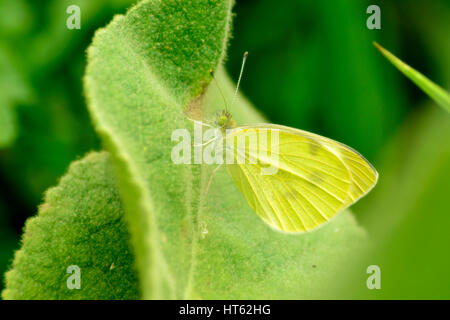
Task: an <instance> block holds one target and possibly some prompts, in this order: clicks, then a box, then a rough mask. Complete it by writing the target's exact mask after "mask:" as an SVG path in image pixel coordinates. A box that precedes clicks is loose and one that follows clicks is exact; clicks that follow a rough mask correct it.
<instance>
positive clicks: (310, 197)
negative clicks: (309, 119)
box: [227, 124, 377, 232]
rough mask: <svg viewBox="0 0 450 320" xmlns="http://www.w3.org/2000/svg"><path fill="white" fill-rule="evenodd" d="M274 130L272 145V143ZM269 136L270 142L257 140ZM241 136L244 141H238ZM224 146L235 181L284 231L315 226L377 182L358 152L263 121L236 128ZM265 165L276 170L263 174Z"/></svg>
mask: <svg viewBox="0 0 450 320" xmlns="http://www.w3.org/2000/svg"><path fill="white" fill-rule="evenodd" d="M274 130H275V131H276V132H277V135H278V136H277V139H278V140H277V144H276V145H273V144H272V143H271V142H270V141H271V140H272V139H273V137H272V136H271V135H272V132H275V131H274ZM267 131H269V132H267ZM267 136H269V139H268V140H269V142H267V143H261V142H263V140H266V137H267ZM242 138H248V141H247V143H245V144H244V145H242V144H241V145H238V144H236V139H242ZM255 141H257V143H255ZM227 145H228V147H227V148H228V149H229V150H230V149H232V152H233V156H234V160H235V161H234V163H232V164H230V163H229V162H228V161H227V168H228V171H229V173H230V175H231V177H232V179H233V181H234V182H235V183H236V185H237V186H238V188H239V190H240V191H241V192H242V194H243V195H244V197H245V198H246V200H247V202H248V203H249V205H250V206H251V207H252V208H253V209H254V210H255V212H256V213H257V214H258V216H260V217H261V218H262V219H263V220H264V221H265V222H266V223H268V224H269V225H271V226H273V227H275V228H277V229H279V230H282V231H287V232H302V231H308V230H311V229H314V228H315V227H317V226H319V225H321V224H322V223H324V222H326V221H327V220H329V219H330V218H331V217H333V216H334V215H335V214H336V213H338V212H339V211H341V210H342V209H344V208H345V207H347V206H348V205H350V204H352V203H353V202H354V201H356V200H357V199H358V198H359V197H361V196H362V195H364V194H365V193H367V192H368V191H369V190H370V189H371V188H372V187H373V185H374V184H375V182H376V177H377V175H376V171H375V170H374V169H373V167H372V166H371V165H370V164H369V163H368V162H367V161H366V160H365V159H364V158H363V157H362V156H361V155H359V154H358V153H357V152H356V151H354V150H353V149H351V148H349V147H346V146H344V145H342V144H340V143H338V142H335V141H333V140H330V139H327V138H324V137H320V136H318V135H314V134H310V133H309V132H305V131H301V130H296V129H292V128H288V127H283V126H277V125H267V124H262V125H253V126H244V127H238V128H236V129H234V130H233V131H232V132H231V133H229V134H228V135H227ZM230 146H232V147H231V148H230ZM238 159H239V161H238ZM242 160H244V161H242ZM267 166H271V167H276V170H274V171H273V172H272V173H271V174H267V172H265V173H263V170H262V169H264V168H266V167H267Z"/></svg>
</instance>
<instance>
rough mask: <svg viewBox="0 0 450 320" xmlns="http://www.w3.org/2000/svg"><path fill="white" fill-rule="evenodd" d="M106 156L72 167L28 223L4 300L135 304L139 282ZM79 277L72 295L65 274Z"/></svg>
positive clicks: (7, 284) (93, 156)
mask: <svg viewBox="0 0 450 320" xmlns="http://www.w3.org/2000/svg"><path fill="white" fill-rule="evenodd" d="M112 173H113V171H112V167H111V164H110V161H109V156H108V154H107V153H106V152H103V153H92V154H90V155H88V156H87V157H85V158H84V159H83V160H80V161H76V162H74V163H73V164H72V165H71V166H70V168H69V171H68V173H67V174H66V175H65V176H64V177H63V178H62V179H61V181H60V183H59V185H58V186H57V187H54V188H51V189H49V190H48V191H47V193H46V196H45V202H44V204H43V205H42V206H41V207H40V208H39V214H38V215H37V216H36V217H33V218H31V219H29V220H28V221H27V223H26V226H25V233H24V236H23V238H22V248H21V249H20V250H19V251H17V252H16V254H15V258H14V264H13V267H12V269H11V271H9V272H7V274H6V289H5V290H4V291H3V293H2V297H3V298H4V299H137V298H138V297H139V291H138V282H137V277H136V274H135V271H134V269H133V264H134V258H133V255H132V253H131V250H130V247H129V234H128V232H127V230H126V226H125V221H124V219H123V210H122V204H121V201H120V197H119V195H118V193H117V191H116V187H115V180H114V175H113V174H112ZM71 265H76V266H78V267H79V268H80V272H81V277H80V279H81V288H80V289H72V290H69V289H68V287H67V280H68V278H69V276H71V274H69V273H67V268H68V267H69V266H71Z"/></svg>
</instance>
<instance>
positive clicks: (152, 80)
mask: <svg viewBox="0 0 450 320" xmlns="http://www.w3.org/2000/svg"><path fill="white" fill-rule="evenodd" d="M231 3H232V2H231V1H224V0H222V1H209V2H198V1H174V0H171V1H161V2H159V1H143V2H141V3H139V4H138V5H137V6H136V7H134V8H132V9H131V10H130V11H129V12H128V14H127V15H126V16H117V17H116V18H115V19H114V20H113V22H112V23H111V24H109V25H108V26H107V27H106V28H105V29H103V30H100V31H99V32H97V34H96V35H95V38H94V42H93V44H92V46H91V47H90V48H89V50H88V60H89V61H88V68H87V72H86V77H85V90H86V93H87V97H88V105H89V111H90V113H91V115H92V117H93V119H94V123H95V127H96V130H97V131H98V133H99V134H100V136H101V138H102V140H103V142H104V145H105V146H106V148H107V149H108V150H109V151H110V152H111V154H112V159H113V162H114V165H115V168H116V172H117V174H118V177H119V189H120V193H121V195H122V198H123V201H124V206H125V212H126V219H127V221H128V224H129V230H130V233H131V236H132V244H133V247H134V251H135V255H136V262H137V270H138V273H139V278H140V286H141V290H142V294H143V298H203V299H208V298H294V297H296V298H301V297H303V298H307V297H313V296H318V295H322V296H323V295H324V294H325V293H326V285H327V284H328V283H329V281H331V280H332V278H333V277H335V276H336V274H335V273H334V271H336V270H337V266H338V265H339V264H340V262H342V261H345V260H347V259H349V257H350V256H351V255H354V254H356V252H357V249H359V248H360V244H361V243H363V242H364V239H365V233H364V232H363V230H361V229H360V228H359V227H358V226H357V225H356V223H355V221H354V219H353V217H352V216H351V214H350V213H349V212H348V211H347V212H345V213H343V214H341V215H340V216H338V217H337V218H336V219H333V220H332V221H331V222H330V223H328V224H327V225H325V226H324V227H323V228H320V229H319V230H317V231H314V232H312V233H308V234H302V235H287V234H282V233H279V232H276V231H274V230H272V229H271V228H269V227H268V226H267V225H265V224H264V223H263V222H262V221H261V220H260V219H259V218H258V217H257V216H256V214H255V213H254V212H253V211H252V210H251V209H250V207H249V206H248V205H247V203H246V202H245V200H244V198H243V196H242V195H241V194H240V193H239V191H238V190H237V188H236V186H235V185H234V184H233V183H232V181H231V178H230V177H229V176H228V175H227V173H226V171H225V170H221V171H219V172H218V173H217V175H216V176H215V178H214V182H213V183H212V185H211V190H210V191H209V193H208V194H206V192H205V191H206V190H205V186H206V184H207V182H208V180H209V177H210V174H211V170H212V168H211V167H210V166H206V165H205V166H200V165H175V164H173V162H172V161H171V157H170V156H171V149H172V147H173V145H174V143H173V142H172V141H171V134H172V132H173V130H174V129H177V128H190V129H191V128H192V124H191V123H190V122H189V121H188V120H186V117H185V113H187V114H189V116H191V117H196V118H201V117H202V115H206V117H208V115H211V114H212V113H214V111H215V110H217V109H218V108H220V107H221V106H222V105H223V102H222V100H221V98H220V97H219V95H218V94H217V89H216V88H215V87H211V88H209V87H207V85H208V83H209V81H210V76H209V73H208V70H209V69H210V68H213V69H216V68H217V66H218V65H220V64H221V62H222V57H223V55H224V51H225V46H226V43H227V39H228V33H229V28H230V17H231ZM217 76H218V80H219V83H221V84H225V88H224V89H225V90H224V91H225V94H226V96H228V97H230V96H231V93H230V92H231V91H232V85H231V83H230V82H229V80H227V78H226V76H225V74H224V72H223V70H222V69H219V71H218V73H217ZM205 89H206V92H205ZM232 112H233V114H234V115H235V118H236V120H237V121H238V123H243V122H255V121H262V118H261V117H260V116H259V115H258V113H257V112H255V111H254V110H253V109H252V107H251V106H250V105H249V104H248V103H247V102H246V101H244V100H243V99H241V100H240V103H238V104H237V105H236V106H235V108H234V109H233V110H232Z"/></svg>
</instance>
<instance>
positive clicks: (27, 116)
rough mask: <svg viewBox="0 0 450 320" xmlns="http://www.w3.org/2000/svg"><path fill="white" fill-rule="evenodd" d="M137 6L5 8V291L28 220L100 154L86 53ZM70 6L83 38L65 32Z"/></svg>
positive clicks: (63, 2)
mask: <svg viewBox="0 0 450 320" xmlns="http://www.w3.org/2000/svg"><path fill="white" fill-rule="evenodd" d="M134 2H135V1H133V0H115V1H107V0H95V1H91V0H84V1H80V0H46V1H32V0H29V1H25V0H0V188H1V191H0V201H1V202H3V208H4V209H3V210H0V214H1V215H2V219H0V221H2V222H3V226H2V227H3V228H5V230H8V232H5V233H3V232H2V237H5V240H4V241H3V240H2V243H1V246H2V248H3V249H2V250H1V252H0V281H1V283H0V288H1V287H2V285H3V280H2V279H3V274H4V271H5V269H6V267H7V264H9V263H10V261H11V259H12V253H13V248H15V247H17V245H18V243H17V239H18V235H19V234H21V231H22V227H23V223H24V220H25V218H27V217H29V216H31V215H33V214H35V213H36V212H37V205H38V204H39V203H40V202H41V201H42V196H43V193H44V191H45V190H46V189H47V188H48V187H50V186H52V185H55V184H56V182H57V181H58V178H59V177H60V176H61V175H62V174H63V173H64V172H65V171H66V170H67V167H68V165H69V164H70V162H71V161H73V160H74V159H76V158H77V157H80V156H82V155H83V154H84V153H86V152H87V151H89V150H92V149H95V148H98V147H99V142H98V139H97V137H96V135H95V133H94V130H93V129H92V126H91V123H90V120H89V117H88V114H87V111H86V107H85V101H84V96H83V92H82V76H83V73H84V68H85V50H86V48H87V46H88V45H89V43H90V41H91V38H92V35H93V33H94V31H95V30H96V29H97V28H99V27H101V26H103V25H105V24H106V23H107V22H108V21H109V20H111V18H112V17H113V15H114V14H117V13H123V12H125V10H126V9H127V8H128V7H129V6H131V5H132V4H133V3H134ZM72 4H75V5H78V6H80V8H81V29H80V30H76V29H75V30H68V29H67V27H66V19H67V17H68V14H67V13H66V8H67V7H68V6H69V5H72ZM0 230H1V229H0ZM8 234H9V235H10V236H8ZM3 256H4V257H5V258H4V259H3V258H1V257H3Z"/></svg>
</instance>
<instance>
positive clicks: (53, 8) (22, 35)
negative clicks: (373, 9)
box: [0, 0, 450, 299]
mask: <svg viewBox="0 0 450 320" xmlns="http://www.w3.org/2000/svg"><path fill="white" fill-rule="evenodd" d="M134 2H135V1H130V0H114V1H111V0H109V1H107V0H85V1H81V0H78V1H76V0H71V1H66V0H46V1H44V0H41V1H36V0H29V1H25V0H0V281H1V284H0V289H1V286H2V285H3V279H2V277H3V273H4V271H5V270H6V269H7V268H8V266H9V264H10V263H11V260H12V256H13V252H14V250H15V249H17V248H18V246H19V241H20V240H19V239H20V235H21V231H22V227H23V224H24V221H25V219H26V218H27V217H29V216H31V215H34V214H35V213H36V211H37V206H38V205H39V203H40V202H41V199H42V196H43V192H44V191H45V190H46V189H47V188H48V187H50V186H53V185H55V184H56V183H57V182H58V178H59V177H60V176H61V175H62V174H63V173H64V172H65V170H66V168H67V167H68V165H69V163H70V162H71V161H73V160H75V159H77V158H80V157H82V156H83V155H84V154H85V153H86V152H87V151H89V150H92V149H99V148H100V144H99V140H98V138H97V137H96V135H95V133H94V131H93V129H92V126H91V124H90V120H89V116H88V114H87V110H86V107H85V100H84V95H83V90H82V76H83V72H84V67H85V63H86V59H85V50H86V48H87V46H88V45H89V43H90V41H91V38H92V36H93V33H94V31H95V30H96V29H97V28H99V27H102V26H104V25H106V24H107V22H108V21H109V20H110V19H111V18H112V16H113V15H114V14H117V13H125V12H126V9H127V8H129V7H130V6H131V5H132V4H133V3H134ZM71 4H76V5H78V6H79V7H80V8H81V30H68V29H67V28H66V19H67V17H68V14H67V13H66V8H67V7H68V6H69V5H71ZM370 4H377V5H379V6H380V8H381V30H369V29H367V27H366V20H367V18H368V17H369V15H368V14H366V8H367V7H368V6H369V5H370ZM234 12H235V13H236V16H235V19H234V26H233V38H232V39H231V41H230V48H229V52H228V58H227V62H226V66H227V68H228V70H229V72H230V74H231V76H232V77H233V78H236V77H237V75H238V72H239V68H240V64H241V58H242V53H243V52H244V51H249V53H250V54H249V59H248V64H247V66H246V72H245V74H244V79H243V81H242V91H243V92H244V93H245V94H246V95H247V96H248V97H249V99H250V100H251V101H252V102H253V103H254V105H255V106H256V107H257V108H258V109H260V110H261V111H262V112H263V113H264V114H265V115H266V116H267V117H268V119H269V120H270V121H271V122H273V123H279V124H284V125H289V126H292V127H297V128H302V129H305V130H309V131H312V132H315V133H319V134H322V135H325V136H328V137H330V138H333V139H335V140H338V141H341V142H344V143H346V144H348V145H350V146H352V147H354V148H355V149H357V150H358V151H360V152H361V153H362V154H363V155H364V156H366V157H367V158H368V159H369V160H370V161H371V162H372V163H373V164H374V165H375V167H376V168H377V169H378V171H379V173H380V181H379V184H378V186H377V187H376V188H375V189H374V191H373V192H371V193H370V194H369V195H368V196H367V197H366V198H365V199H364V200H363V201H360V202H359V203H358V204H357V205H356V206H354V210H353V211H354V212H355V216H356V217H357V219H358V221H359V222H360V223H361V225H363V226H364V227H365V228H366V230H367V231H368V234H369V236H370V237H371V243H372V247H371V248H370V249H369V250H368V251H367V252H366V254H365V255H364V256H359V255H358V256H356V255H355V258H354V261H349V266H348V270H350V276H346V277H343V279H344V280H343V282H342V283H339V285H337V286H336V288H335V289H334V290H331V289H330V296H331V295H333V297H335V298H360V299H362V298H376V299H383V298H400V299H406V298H427V299H431V298H437V299H442V298H447V299H449V298H450V272H448V271H449V270H450V255H449V247H450V232H449V230H450V199H449V198H447V196H448V195H447V194H448V192H449V191H450V115H449V114H448V113H446V112H445V111H444V110H442V109H440V107H439V106H437V105H436V104H435V103H433V102H432V101H431V100H430V99H429V98H428V97H427V96H426V95H425V94H423V93H422V92H421V91H420V90H419V89H417V88H416V87H415V86H414V85H413V84H412V83H410V82H409V81H408V80H407V79H406V78H404V77H403V76H402V75H401V74H400V73H399V72H398V71H397V70H396V69H395V68H394V67H393V66H392V65H391V64H390V63H389V62H387V60H385V59H384V58H383V57H382V56H381V54H379V52H378V51H377V50H376V49H375V48H374V47H373V46H372V41H374V40H375V41H377V42H379V43H380V44H381V45H383V46H384V47H386V48H387V49H389V50H390V51H392V52H393V53H394V54H396V55H397V56H398V57H400V58H401V59H402V60H403V61H405V62H407V63H409V64H410V65H411V66H413V67H415V68H416V69H417V70H419V71H421V72H422V73H424V74H425V75H427V76H428V77H429V78H430V79H432V80H433V81H435V82H436V83H438V84H440V85H441V86H443V87H444V88H446V89H447V90H448V89H450V37H449V34H450V2H449V1H448V0H433V1H426V0H420V1H419V0H410V1H395V2H394V1H354V0H339V1H338V0H336V1H327V0H320V1H312V0H311V1H310V0H302V1H300V0H280V1H276V2H274V1H269V0H258V1H257V0H252V1H243V0H237V3H236V6H235V9H234ZM373 264H374V265H379V266H380V268H381V286H382V289H381V290H368V289H367V287H366V279H367V277H368V275H367V274H366V268H367V266H368V265H373Z"/></svg>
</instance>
